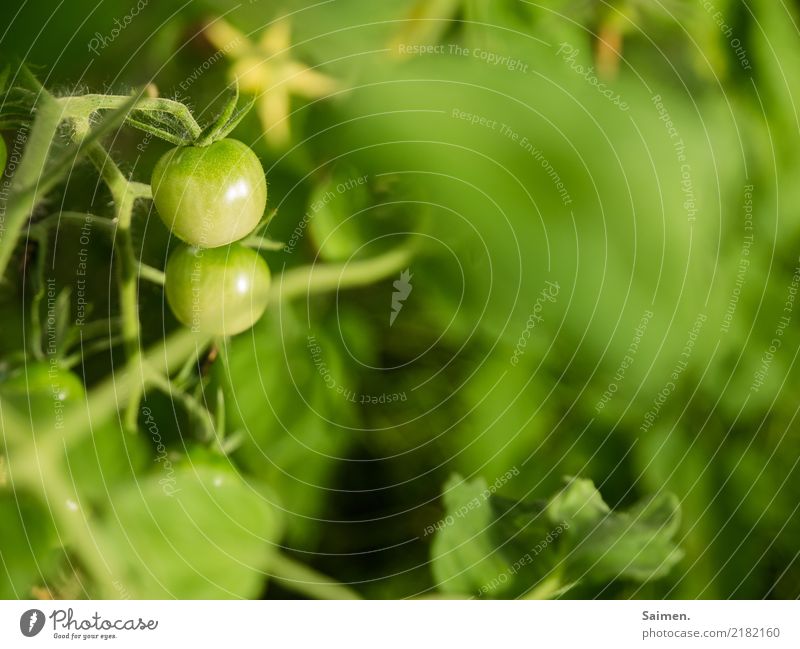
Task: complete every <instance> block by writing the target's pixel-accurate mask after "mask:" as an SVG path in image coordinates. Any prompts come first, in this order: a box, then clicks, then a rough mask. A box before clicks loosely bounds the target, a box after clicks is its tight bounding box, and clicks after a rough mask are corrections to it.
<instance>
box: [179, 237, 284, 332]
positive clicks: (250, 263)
mask: <svg viewBox="0 0 800 649" xmlns="http://www.w3.org/2000/svg"><path fill="white" fill-rule="evenodd" d="M165 273H166V281H165V289H166V293H167V301H168V302H169V306H170V308H171V309H172V312H173V313H174V314H175V317H176V318H177V319H178V320H179V321H180V322H181V323H183V324H184V325H186V326H187V327H190V328H191V329H192V331H195V332H199V333H207V334H214V335H223V336H232V335H233V334H237V333H240V332H242V331H244V330H245V329H249V328H250V327H252V326H253V324H255V322H256V321H257V320H258V319H259V318H260V317H261V315H262V314H263V313H264V310H265V309H266V308H267V299H268V297H269V286H270V273H269V267H268V266H267V263H266V262H265V261H264V259H263V258H262V257H261V255H259V254H258V253H257V252H255V251H254V250H251V249H250V248H245V247H244V246H241V245H234V246H230V247H229V248H210V249H206V250H203V249H198V248H189V247H187V246H179V247H178V248H176V249H175V251H174V252H173V253H172V254H171V255H170V258H169V261H168V262H167V268H166V271H165Z"/></svg>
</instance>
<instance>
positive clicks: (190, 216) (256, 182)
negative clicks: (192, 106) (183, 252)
mask: <svg viewBox="0 0 800 649" xmlns="http://www.w3.org/2000/svg"><path fill="white" fill-rule="evenodd" d="M152 185H153V201H154V203H155V205H156V209H157V210H158V214H159V216H160V217H161V219H162V220H163V221H164V223H165V224H166V226H167V227H168V228H169V229H170V230H172V232H173V233H175V235H176V236H177V237H178V238H180V239H182V240H183V241H185V242H186V243H188V244H191V245H193V246H198V247H201V248H216V247H219V246H225V245H228V244H229V243H232V242H234V241H238V240H239V239H242V238H243V237H246V236H247V235H248V234H250V233H251V232H252V231H253V229H254V228H255V227H256V226H257V225H258V223H259V221H260V220H261V217H262V215H263V214H264V209H265V208H266V205H267V181H266V179H265V178H264V169H263V168H262V166H261V163H260V162H259V160H258V158H257V157H256V154H255V153H253V152H252V151H251V150H250V148H249V147H248V146H246V145H245V144H242V143H241V142H239V141H238V140H231V139H224V140H219V141H217V142H214V143H213V144H210V145H209V146H205V147H195V146H184V147H177V148H175V149H171V150H170V151H167V152H166V153H165V154H164V155H163V156H161V159H160V160H159V161H158V163H156V166H155V169H153V178H152Z"/></svg>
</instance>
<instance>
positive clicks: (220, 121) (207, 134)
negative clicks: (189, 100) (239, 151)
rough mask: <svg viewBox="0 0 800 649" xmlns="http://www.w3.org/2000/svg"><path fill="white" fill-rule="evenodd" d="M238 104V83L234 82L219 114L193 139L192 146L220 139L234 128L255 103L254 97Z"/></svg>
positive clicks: (207, 143) (200, 145) (202, 145)
mask: <svg viewBox="0 0 800 649" xmlns="http://www.w3.org/2000/svg"><path fill="white" fill-rule="evenodd" d="M238 105H239V84H238V83H234V85H233V88H232V91H231V94H230V96H229V97H228V101H227V102H226V103H225V106H224V107H223V109H222V111H221V112H220V114H219V115H218V116H217V118H216V119H215V120H214V121H213V122H211V123H210V124H209V125H208V126H206V128H204V129H203V131H202V132H201V133H200V135H199V136H198V137H197V139H196V140H195V141H194V143H193V144H194V146H199V147H205V146H209V145H210V144H213V143H214V142H217V141H218V140H222V139H224V138H226V137H228V135H230V133H231V132H232V131H233V129H235V128H236V127H237V126H238V125H239V122H241V121H242V120H243V119H244V117H245V115H247V113H249V112H250V109H251V108H253V106H254V105H255V99H251V100H250V101H248V102H247V103H246V104H244V106H242V107H241V108H239V109H237V106H238Z"/></svg>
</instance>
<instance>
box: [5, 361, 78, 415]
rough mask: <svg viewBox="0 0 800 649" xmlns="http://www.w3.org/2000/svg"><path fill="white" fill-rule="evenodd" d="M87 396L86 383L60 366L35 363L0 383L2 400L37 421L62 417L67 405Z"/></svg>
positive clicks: (16, 371)
mask: <svg viewBox="0 0 800 649" xmlns="http://www.w3.org/2000/svg"><path fill="white" fill-rule="evenodd" d="M84 395H85V390H84V388H83V382H82V381H81V380H80V379H79V378H78V377H77V376H76V375H75V374H73V373H72V372H70V371H69V370H65V369H63V368H62V367H60V366H59V365H55V364H53V365H51V364H49V363H42V362H33V363H28V364H27V365H26V366H25V367H23V368H20V369H18V370H15V371H14V372H12V373H11V374H9V375H8V376H7V377H6V378H4V379H3V380H2V382H0V400H2V401H3V402H4V403H7V404H8V405H11V406H13V407H14V408H16V409H17V410H19V411H20V412H23V413H30V414H31V416H34V417H44V416H53V415H55V416H56V417H57V418H61V417H63V411H64V408H65V406H66V404H68V403H70V404H71V403H74V402H76V401H78V400H80V399H82V398H83V397H84Z"/></svg>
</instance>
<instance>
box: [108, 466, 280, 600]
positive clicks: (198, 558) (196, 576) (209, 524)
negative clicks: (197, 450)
mask: <svg viewBox="0 0 800 649" xmlns="http://www.w3.org/2000/svg"><path fill="white" fill-rule="evenodd" d="M164 479H165V478H164V477H163V476H161V475H159V474H153V475H150V476H149V477H147V478H144V479H141V480H140V481H139V482H138V483H131V484H130V485H128V486H126V487H123V488H120V489H118V490H117V491H115V492H114V493H113V495H112V498H111V502H110V504H111V507H110V510H109V512H108V514H107V520H106V521H105V523H104V524H103V525H102V526H101V525H98V527H97V535H98V537H99V538H101V539H102V540H103V545H102V546H101V547H102V548H103V551H104V553H107V554H108V555H109V556H111V557H114V558H115V561H114V563H116V564H118V568H119V570H120V573H121V574H119V575H118V576H115V579H116V580H117V581H119V582H120V583H121V584H122V586H123V587H124V588H125V589H126V590H127V591H128V592H130V593H131V594H132V596H133V597H137V598H144V599H162V598H184V599H218V598H240V597H242V598H243V597H256V596H257V595H258V594H259V592H260V590H261V588H263V584H264V582H265V579H266V574H268V572H269V563H270V557H271V555H272V554H273V553H274V552H275V544H276V543H277V542H278V540H279V538H280V532H281V523H280V516H279V512H278V510H277V508H276V507H275V505H274V504H273V502H272V501H271V497H270V495H269V493H268V492H265V491H263V490H262V489H256V488H254V486H253V485H250V484H248V483H246V482H245V481H244V480H242V479H241V478H240V477H239V476H237V475H236V474H235V473H234V472H232V471H230V470H226V469H222V468H219V467H213V468H212V467H210V466H208V465H201V464H197V465H190V466H181V467H176V468H175V474H174V484H173V485H171V488H170V489H168V490H165V485H163V484H162V483H161V481H163V480H164ZM173 491H174V494H173V495H170V493H171V492H173ZM112 565H113V563H112Z"/></svg>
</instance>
